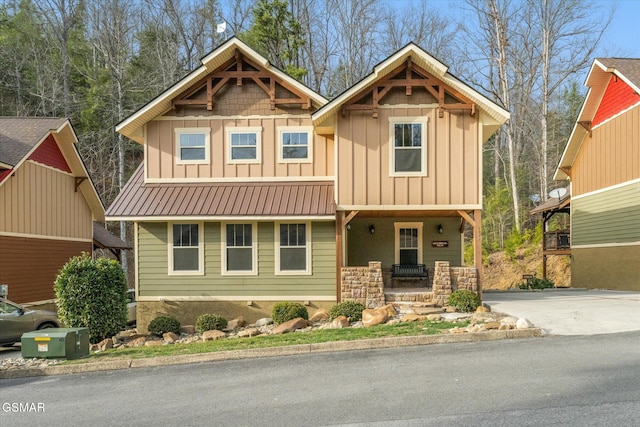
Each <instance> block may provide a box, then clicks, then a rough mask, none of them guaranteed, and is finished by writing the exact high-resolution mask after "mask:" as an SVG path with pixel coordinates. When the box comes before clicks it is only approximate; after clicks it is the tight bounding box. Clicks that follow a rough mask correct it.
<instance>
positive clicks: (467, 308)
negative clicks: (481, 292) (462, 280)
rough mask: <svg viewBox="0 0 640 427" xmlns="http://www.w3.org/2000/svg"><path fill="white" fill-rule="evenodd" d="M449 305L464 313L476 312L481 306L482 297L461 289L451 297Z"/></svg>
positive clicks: (452, 293)
mask: <svg viewBox="0 0 640 427" xmlns="http://www.w3.org/2000/svg"><path fill="white" fill-rule="evenodd" d="M449 305H450V306H452V307H455V308H456V310H458V311H462V312H471V311H476V308H478V306H479V305H480V297H479V296H478V295H477V294H476V293H475V292H472V291H467V290H465V289H459V290H457V291H453V292H451V295H449Z"/></svg>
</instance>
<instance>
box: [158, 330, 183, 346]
mask: <svg viewBox="0 0 640 427" xmlns="http://www.w3.org/2000/svg"><path fill="white" fill-rule="evenodd" d="M162 339H163V340H164V342H166V343H168V344H173V343H174V342H176V341H178V340H179V339H180V337H179V336H178V335H176V334H175V333H174V332H166V333H165V334H163V335H162Z"/></svg>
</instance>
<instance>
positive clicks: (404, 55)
mask: <svg viewBox="0 0 640 427" xmlns="http://www.w3.org/2000/svg"><path fill="white" fill-rule="evenodd" d="M409 57H411V60H412V61H413V62H414V63H415V64H417V65H418V66H420V67H421V68H423V69H424V70H425V71H427V72H429V73H431V74H432V75H433V76H434V77H436V78H437V79H439V80H440V81H442V82H443V83H444V84H446V85H448V86H450V87H451V88H453V89H455V90H457V91H458V92H460V93H461V94H462V95H464V96H466V97H467V98H469V99H470V100H471V101H472V102H474V103H475V104H476V105H477V106H478V108H479V109H480V110H481V111H482V112H483V113H484V116H483V118H482V121H483V141H486V140H487V139H489V137H490V136H491V135H493V134H494V133H495V132H496V130H498V128H499V127H500V126H502V124H503V123H504V122H506V121H507V120H508V119H509V112H508V111H507V110H505V109H504V108H502V107H501V106H499V105H498V104H496V103H495V102H493V101H491V100H490V99H488V98H487V97H485V96H484V95H482V94H480V93H479V92H477V91H475V90H474V89H472V88H471V87H470V86H468V85H467V84H465V83H463V82H462V81H461V80H459V79H458V78H456V77H455V76H453V75H452V74H451V73H449V72H448V67H447V66H446V65H444V64H443V63H441V62H440V61H438V60H437V59H436V58H434V57H433V56H431V55H429V54H428V53H427V52H425V51H424V50H423V49H422V48H420V47H419V46H417V45H416V44H414V43H409V44H407V45H406V46H405V47H403V48H402V49H400V50H399V51H397V52H396V53H394V54H393V55H391V56H390V57H389V58H387V59H385V60H384V61H382V62H381V63H379V64H378V65H376V66H375V67H374V68H373V72H372V73H371V74H369V75H368V76H366V77H365V78H364V79H362V80H361V81H360V82H358V83H356V84H355V85H353V86H352V87H350V88H349V89H347V90H346V91H344V92H343V93H342V94H340V95H338V96H337V97H336V98H334V99H333V100H332V101H331V102H329V103H328V104H326V105H325V106H324V107H322V108H320V109H319V110H318V111H316V112H315V113H313V115H312V119H313V122H314V124H315V125H316V126H322V125H323V124H324V123H326V122H327V120H328V119H330V118H331V117H333V116H334V115H335V114H337V113H338V112H339V111H340V108H341V107H342V106H343V105H344V104H345V103H347V102H348V101H349V100H351V99H353V98H354V97H356V96H357V95H358V94H359V93H361V92H362V91H363V90H365V89H367V88H369V87H370V86H372V85H373V84H374V83H375V82H376V81H378V80H380V79H382V78H383V77H385V76H387V75H389V73H391V72H393V71H394V70H396V69H397V68H398V67H399V66H400V65H402V64H403V63H405V62H406V61H407V59H408V58H409Z"/></svg>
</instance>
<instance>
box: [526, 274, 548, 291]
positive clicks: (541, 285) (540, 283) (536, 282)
mask: <svg viewBox="0 0 640 427" xmlns="http://www.w3.org/2000/svg"><path fill="white" fill-rule="evenodd" d="M553 286H554V284H553V281H551V280H549V279H541V278H539V277H534V278H533V279H531V280H530V281H529V282H528V283H527V282H524V283H521V284H520V285H518V288H520V289H539V290H540V289H548V288H553Z"/></svg>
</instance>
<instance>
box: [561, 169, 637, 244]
mask: <svg viewBox="0 0 640 427" xmlns="http://www.w3.org/2000/svg"><path fill="white" fill-rule="evenodd" d="M638 241H640V183H639V182H635V183H632V184H628V185H625V186H622V187H618V188H614V189H611V190H607V191H603V192H600V193H596V194H592V195H588V196H585V197H578V198H576V199H572V200H571V244H572V245H573V246H579V245H595V244H606V243H630V242H638Z"/></svg>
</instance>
